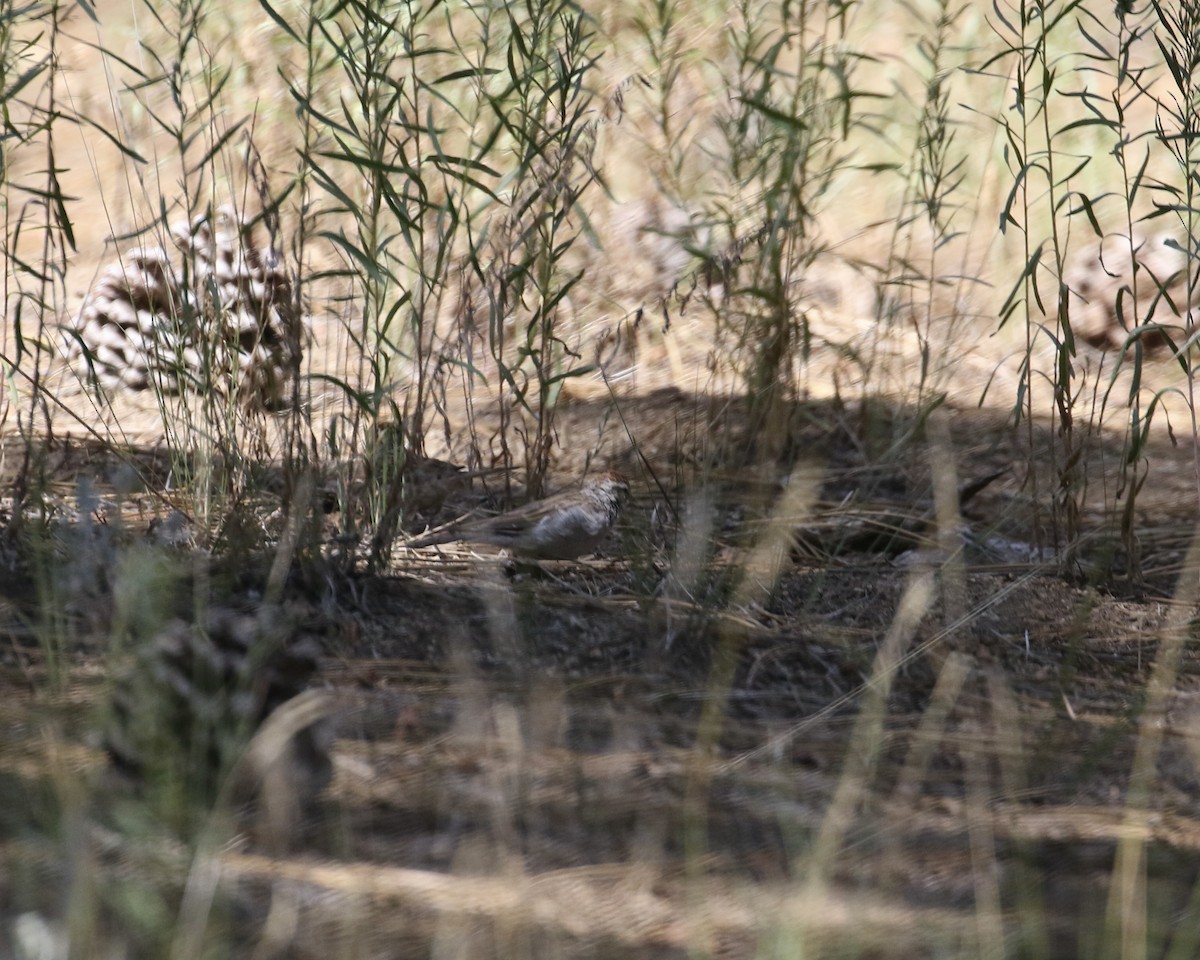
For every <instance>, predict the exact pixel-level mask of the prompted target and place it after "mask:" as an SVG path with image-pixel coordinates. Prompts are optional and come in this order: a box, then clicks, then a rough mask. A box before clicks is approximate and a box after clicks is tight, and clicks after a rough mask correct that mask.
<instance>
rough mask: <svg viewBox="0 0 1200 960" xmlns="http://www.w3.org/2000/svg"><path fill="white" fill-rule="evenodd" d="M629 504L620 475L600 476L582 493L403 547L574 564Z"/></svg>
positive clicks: (464, 525) (551, 499)
mask: <svg viewBox="0 0 1200 960" xmlns="http://www.w3.org/2000/svg"><path fill="white" fill-rule="evenodd" d="M628 498H629V481H628V480H626V479H625V478H624V477H623V476H621V475H620V474H619V473H613V472H610V473H602V474H600V475H599V476H596V477H591V478H589V479H588V480H586V481H585V482H584V484H583V486H582V488H580V489H579V490H578V491H566V492H563V493H559V494H555V495H554V496H552V497H547V498H546V499H544V500H535V501H534V502H533V503H527V504H525V506H523V507H518V508H517V509H516V510H510V511H509V512H507V513H502V514H500V515H499V516H495V517H488V518H486V519H483V520H473V521H467V522H462V523H452V524H450V525H449V526H447V527H444V528H442V529H441V530H435V531H433V532H432V533H430V534H428V535H426V536H424V537H420V538H419V539H417V540H411V541H409V542H408V543H406V544H405V546H407V547H410V548H412V549H416V548H418V547H431V546H434V545H435V544H440V543H453V542H455V541H458V540H466V541H468V542H472V543H489V544H492V545H493V546H497V547H507V548H508V549H509V550H512V552H513V553H515V554H517V555H518V556H523V557H530V558H532V559H535V560H574V559H575V558H576V557H580V556H583V555H584V554H587V553H591V552H592V551H593V550H595V549H596V547H597V546H599V545H600V542H601V541H602V540H603V539H604V537H605V536H606V535H607V534H608V532H609V530H611V529H612V526H613V524H614V523H615V522H616V520H617V516H618V514H619V513H620V512H621V507H622V506H624V504H625V501H626V500H627V499H628Z"/></svg>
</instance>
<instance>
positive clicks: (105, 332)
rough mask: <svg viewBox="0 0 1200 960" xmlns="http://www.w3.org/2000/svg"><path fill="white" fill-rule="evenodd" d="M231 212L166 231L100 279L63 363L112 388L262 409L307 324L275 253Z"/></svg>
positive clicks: (279, 391) (270, 402) (278, 387)
mask: <svg viewBox="0 0 1200 960" xmlns="http://www.w3.org/2000/svg"><path fill="white" fill-rule="evenodd" d="M255 233H256V225H255V223H254V222H253V221H251V222H249V223H247V222H246V221H245V220H244V219H243V218H242V217H240V216H239V215H238V213H237V211H236V210H234V209H233V208H232V207H221V208H220V209H219V210H217V211H216V213H215V214H206V215H203V216H200V217H197V218H196V219H195V220H193V221H192V222H191V223H190V224H189V223H176V224H173V225H172V227H171V235H172V240H173V242H174V244H175V246H176V247H177V248H178V250H179V252H180V256H179V257H178V262H176V261H174V260H172V258H171V256H170V255H169V254H168V253H167V252H166V251H165V250H164V249H162V248H159V247H155V248H140V249H137V250H134V251H132V252H130V253H127V254H126V255H125V256H124V257H122V258H121V259H120V261H119V262H118V263H115V264H111V265H110V266H108V267H107V268H106V269H105V270H104V271H103V272H102V273H101V275H100V278H99V279H98V280H97V281H96V283H95V285H94V286H93V287H92V289H91V291H90V292H89V293H88V295H87V297H86V298H85V299H84V302H83V306H82V307H81V308H80V310H79V314H78V316H77V317H76V318H75V321H74V324H73V333H72V334H71V336H70V342H69V344H68V351H67V352H68V359H69V360H71V362H72V363H74V364H75V365H77V366H79V367H82V368H84V372H85V373H94V375H95V377H96V380H97V381H98V382H99V383H100V385H101V386H103V387H105V388H106V389H109V390H122V389H126V390H145V389H148V388H150V387H152V386H157V388H158V389H161V390H163V391H164V392H165V393H178V392H179V391H180V390H183V389H189V388H190V389H194V390H197V391H203V392H207V391H215V392H217V393H219V394H223V395H224V394H228V393H229V392H230V391H229V390H228V389H227V383H228V381H229V379H230V378H231V377H236V380H237V385H236V388H235V392H236V393H237V395H238V396H239V397H240V398H241V399H242V400H244V401H246V402H248V403H251V404H253V405H258V406H262V407H265V408H268V409H273V408H277V407H279V406H282V405H283V404H284V403H286V401H287V391H286V389H285V387H286V385H287V382H288V379H289V377H290V375H291V372H292V370H293V368H294V365H295V362H296V360H298V359H299V355H300V349H301V348H300V339H301V335H302V331H303V329H304V323H303V318H302V317H301V315H300V312H299V310H298V307H297V301H296V297H295V296H294V293H293V287H292V283H291V281H290V279H289V278H288V276H287V273H286V271H285V270H284V269H283V265H282V263H281V261H280V258H279V256H278V254H277V252H276V251H275V249H274V248H273V247H272V246H270V245H268V246H267V247H265V248H264V247H262V246H261V245H260V244H259V242H258V240H257V238H256V236H255Z"/></svg>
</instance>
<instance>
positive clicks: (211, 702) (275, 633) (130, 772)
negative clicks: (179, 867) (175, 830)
mask: <svg viewBox="0 0 1200 960" xmlns="http://www.w3.org/2000/svg"><path fill="white" fill-rule="evenodd" d="M320 652H321V650H320V645H319V643H318V642H317V639H316V638H315V637H314V636H312V635H311V634H305V633H303V632H301V631H299V630H298V629H297V627H296V624H294V623H293V622H290V621H289V620H288V619H287V618H286V617H285V616H284V615H283V614H282V613H280V612H279V611H277V610H271V609H265V608H264V609H263V610H260V611H258V612H256V613H248V612H242V611H239V610H234V609H231V608H229V607H214V608H212V609H211V610H210V611H209V613H208V622H207V624H205V625H203V626H202V625H200V624H189V623H185V622H183V621H182V620H178V619H175V620H172V621H170V622H169V623H167V624H166V625H165V626H164V627H162V628H161V629H160V630H159V631H158V632H157V634H156V635H155V636H154V637H152V638H151V639H150V640H148V641H147V642H145V643H144V644H143V645H142V646H141V648H140V650H139V651H138V654H137V657H136V660H135V662H134V663H133V665H132V666H131V668H130V669H129V671H128V672H127V673H126V674H125V675H124V676H122V677H121V678H120V679H119V680H118V681H117V684H116V689H115V692H114V695H113V716H112V721H111V723H110V725H109V728H108V732H107V735H106V738H105V747H106V749H107V751H108V753H109V756H110V757H111V758H112V761H113V764H114V766H115V768H116V769H117V771H119V772H120V773H121V774H123V775H124V779H125V780H126V781H127V782H132V783H135V784H141V785H142V786H143V787H147V786H152V785H153V784H167V785H170V784H174V785H176V786H178V785H180V784H182V786H183V787H184V788H185V790H186V793H185V794H184V796H185V797H187V798H188V800H189V801H191V800H196V801H199V802H202V803H205V802H210V801H211V800H212V799H213V798H215V797H216V795H217V792H218V790H219V788H220V786H221V784H222V782H223V780H224V778H225V777H226V776H228V775H229V774H230V772H231V771H232V770H233V769H234V766H235V764H236V762H237V761H238V760H239V759H240V758H241V756H242V754H243V751H244V750H245V747H246V744H247V743H248V742H249V741H250V738H251V737H252V736H253V735H254V733H255V731H256V730H258V728H259V727H260V725H261V724H262V723H263V721H264V720H265V719H266V718H267V717H268V716H269V715H270V714H271V713H272V712H273V711H274V710H275V709H276V708H277V707H279V706H281V705H282V704H284V703H285V702H288V701H290V700H292V698H294V697H296V696H297V695H299V694H300V693H301V692H302V691H303V690H304V689H305V687H306V686H307V684H308V682H309V680H310V679H311V678H312V676H313V675H314V673H315V672H316V670H317V666H318V659H319V656H320ZM327 745H328V744H327V732H326V729H325V726H324V724H322V723H317V724H314V725H313V726H310V727H308V728H306V729H304V730H301V731H300V732H299V733H298V734H297V736H296V737H295V742H294V743H293V745H292V746H293V750H292V755H293V760H294V763H295V765H296V767H297V769H296V770H295V772H294V775H293V776H292V777H291V779H292V781H293V782H294V783H295V784H296V785H297V787H298V788H301V789H307V790H308V791H310V792H311V793H312V794H314V795H315V793H316V792H318V791H319V789H320V788H321V787H322V786H323V785H324V784H325V783H326V782H328V779H329V775H330V765H329V759H328V755H327Z"/></svg>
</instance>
